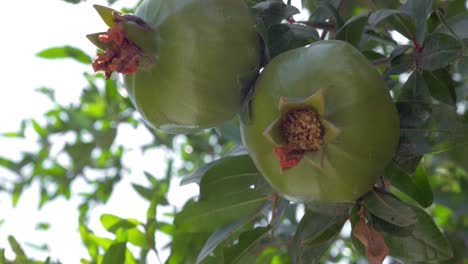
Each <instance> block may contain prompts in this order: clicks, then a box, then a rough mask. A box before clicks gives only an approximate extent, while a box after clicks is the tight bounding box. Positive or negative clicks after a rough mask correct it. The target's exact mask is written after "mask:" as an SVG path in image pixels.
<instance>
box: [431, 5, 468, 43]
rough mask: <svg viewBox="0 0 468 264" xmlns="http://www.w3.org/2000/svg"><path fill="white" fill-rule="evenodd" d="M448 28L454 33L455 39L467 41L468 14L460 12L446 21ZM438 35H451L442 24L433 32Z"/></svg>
mask: <svg viewBox="0 0 468 264" xmlns="http://www.w3.org/2000/svg"><path fill="white" fill-rule="evenodd" d="M447 24H448V26H449V27H450V28H451V29H452V30H453V32H455V34H456V36H454V37H456V38H460V39H463V40H465V39H468V30H466V29H467V28H468V12H466V11H465V12H462V13H460V14H458V15H456V16H454V17H452V18H450V19H449V20H447ZM435 31H436V32H439V33H445V34H451V32H450V30H449V29H448V28H447V27H446V26H445V25H443V24H441V25H439V26H438V27H437V29H436V30H435Z"/></svg>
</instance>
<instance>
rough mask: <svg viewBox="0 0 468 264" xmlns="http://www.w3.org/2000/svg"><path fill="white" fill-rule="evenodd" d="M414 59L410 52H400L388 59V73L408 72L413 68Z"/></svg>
mask: <svg viewBox="0 0 468 264" xmlns="http://www.w3.org/2000/svg"><path fill="white" fill-rule="evenodd" d="M413 66H414V60H413V56H412V55H411V54H406V53H404V54H402V55H400V56H396V57H394V58H392V59H390V69H389V71H388V74H390V75H396V74H402V73H405V72H408V71H410V70H412V69H413Z"/></svg>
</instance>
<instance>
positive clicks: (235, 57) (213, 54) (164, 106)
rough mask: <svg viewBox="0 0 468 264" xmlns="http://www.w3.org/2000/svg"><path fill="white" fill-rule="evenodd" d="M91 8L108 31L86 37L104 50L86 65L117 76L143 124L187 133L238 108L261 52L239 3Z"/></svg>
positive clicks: (165, 0) (176, 1)
mask: <svg viewBox="0 0 468 264" xmlns="http://www.w3.org/2000/svg"><path fill="white" fill-rule="evenodd" d="M96 8H97V10H98V12H99V13H100V14H101V16H102V17H103V19H104V21H105V22H106V23H107V24H108V25H109V26H110V27H111V28H110V30H109V31H108V32H106V33H97V34H92V35H89V36H88V37H89V38H90V39H91V40H92V41H93V42H94V43H95V44H97V45H99V46H100V47H102V48H104V49H105V50H107V52H106V53H104V54H100V55H98V58H97V59H96V61H95V63H94V64H93V66H94V68H95V70H97V71H99V70H100V71H104V72H105V73H106V76H107V77H110V74H111V73H112V72H113V71H117V72H121V73H123V74H124V82H125V86H126V88H127V91H128V94H129V96H130V98H131V100H132V102H133V104H134V105H135V107H136V109H137V110H138V111H139V112H140V113H141V115H142V116H143V118H144V120H145V121H146V122H147V124H149V125H150V126H151V127H153V128H156V129H159V130H162V131H165V132H169V133H189V132H195V131H198V130H200V129H204V128H210V127H215V126H219V125H221V124H222V123H224V122H225V121H227V120H229V119H230V118H232V117H233V116H234V115H235V114H236V113H238V111H239V109H240V105H241V103H242V101H243V99H244V92H245V89H246V88H247V87H244V85H243V84H245V83H249V82H251V81H253V80H254V79H255V77H256V72H257V69H258V65H259V63H260V54H261V52H260V44H259V40H258V36H257V33H256V31H255V29H254V24H255V23H254V20H253V17H252V16H251V13H250V11H249V8H248V7H247V6H246V4H245V3H244V1H243V0H145V1H143V3H142V4H141V5H140V6H139V7H138V8H137V10H136V11H135V14H134V15H128V14H120V13H118V12H115V10H112V9H109V8H105V7H101V6H97V7H96Z"/></svg>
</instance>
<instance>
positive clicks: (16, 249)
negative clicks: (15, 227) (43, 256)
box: [8, 236, 26, 259]
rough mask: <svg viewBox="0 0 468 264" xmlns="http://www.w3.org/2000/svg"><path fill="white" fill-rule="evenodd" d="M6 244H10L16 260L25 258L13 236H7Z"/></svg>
mask: <svg viewBox="0 0 468 264" xmlns="http://www.w3.org/2000/svg"><path fill="white" fill-rule="evenodd" d="M8 243H9V244H10V247H11V249H12V250H13V252H15V255H16V258H20V259H21V258H26V254H24V250H23V249H22V248H21V246H20V244H19V243H18V241H17V240H16V238H15V237H14V236H8Z"/></svg>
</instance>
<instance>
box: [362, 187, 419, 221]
mask: <svg viewBox="0 0 468 264" xmlns="http://www.w3.org/2000/svg"><path fill="white" fill-rule="evenodd" d="M363 201H364V208H365V209H366V210H368V211H370V212H371V213H372V214H374V215H375V216H377V217H379V218H381V219H383V220H385V221H387V222H389V223H392V224H394V225H396V226H400V227H408V226H410V225H413V224H415V223H416V222H417V221H418V220H417V218H416V213H415V212H414V211H413V210H412V208H411V207H410V206H409V205H407V204H405V203H404V202H402V201H400V200H399V199H398V198H396V197H395V196H393V195H392V194H389V193H381V192H375V191H371V192H369V193H368V194H366V195H365V196H364V197H363Z"/></svg>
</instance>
